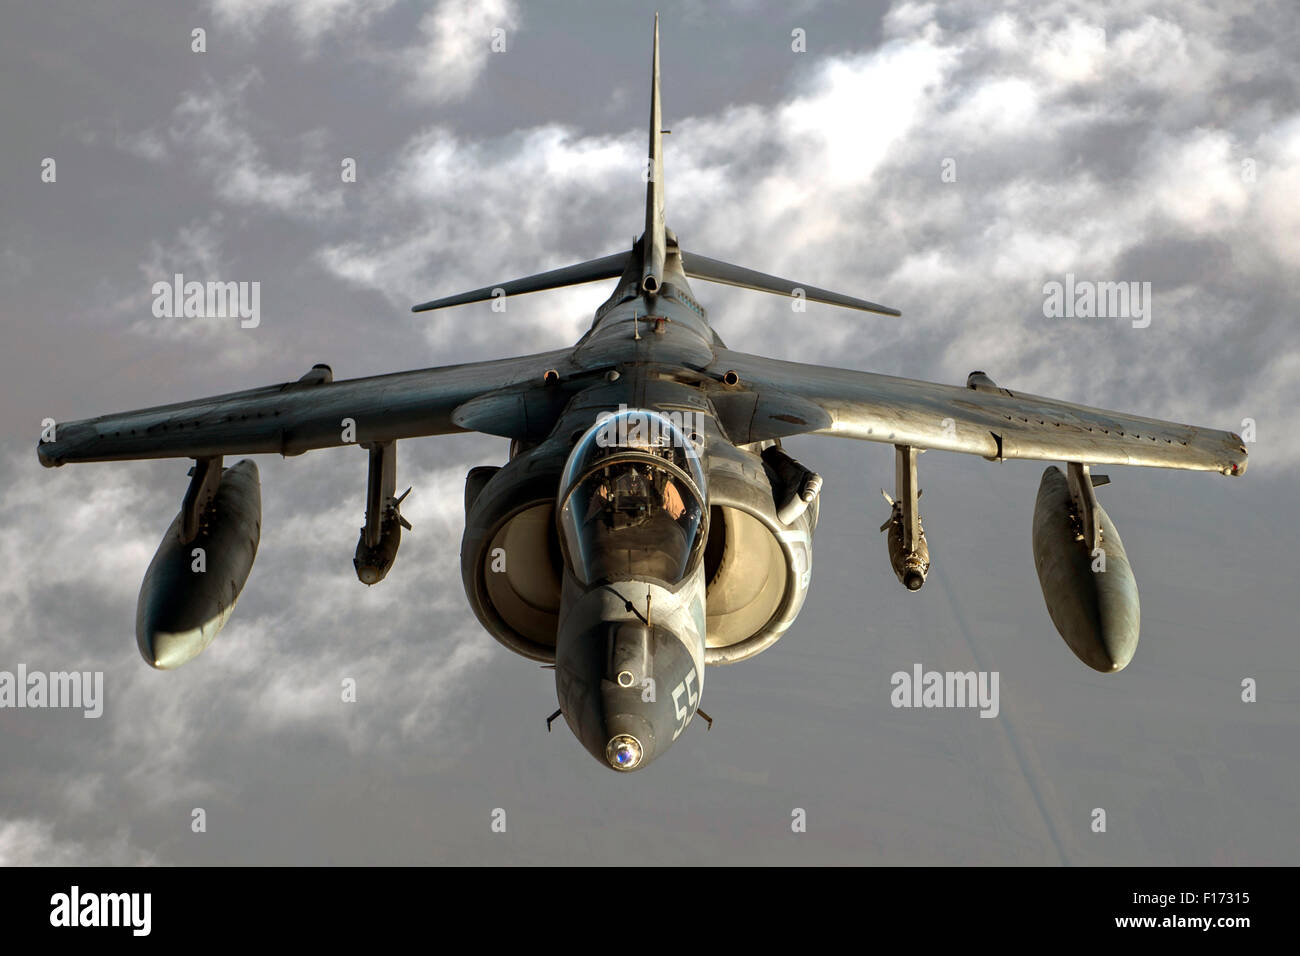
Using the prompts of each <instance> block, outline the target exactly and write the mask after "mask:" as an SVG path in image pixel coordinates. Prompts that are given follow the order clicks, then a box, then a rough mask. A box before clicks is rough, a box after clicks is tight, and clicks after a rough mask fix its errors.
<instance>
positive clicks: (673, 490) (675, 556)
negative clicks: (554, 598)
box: [559, 409, 708, 585]
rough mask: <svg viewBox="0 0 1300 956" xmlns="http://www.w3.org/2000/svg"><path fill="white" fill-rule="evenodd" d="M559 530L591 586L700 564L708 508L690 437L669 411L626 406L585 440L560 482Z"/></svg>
mask: <svg viewBox="0 0 1300 956" xmlns="http://www.w3.org/2000/svg"><path fill="white" fill-rule="evenodd" d="M560 487H561V489H562V491H561V493H560V508H559V515H560V535H561V537H562V539H563V541H564V550H565V555H566V558H567V560H568V562H569V566H570V567H571V568H572V570H573V573H574V574H575V576H576V577H577V578H578V580H579V581H581V582H582V583H583V584H584V585H593V584H596V583H598V582H600V581H604V580H611V581H616V580H620V579H626V578H638V579H643V578H654V579H656V580H659V581H663V582H665V583H667V584H669V585H675V584H677V583H678V582H679V581H681V580H683V579H684V578H685V577H686V575H687V574H688V573H689V572H690V571H692V570H693V569H694V566H695V563H696V562H697V561H698V559H699V556H700V554H701V552H702V551H703V543H704V537H705V533H706V529H705V527H704V525H705V520H704V519H705V516H706V514H707V513H708V508H707V507H706V504H705V497H704V471H703V468H702V466H701V464H700V458H699V454H698V453H697V451H696V449H695V446H694V445H693V444H692V442H691V440H690V439H689V438H688V437H687V436H686V435H685V434H684V433H683V432H682V430H681V429H680V428H678V427H677V426H676V425H675V424H674V423H673V422H672V421H671V420H670V419H669V418H667V417H666V416H664V415H662V414H660V413H658V412H652V411H646V410H643V409H623V410H621V411H619V412H618V414H616V415H614V416H612V417H610V418H606V419H604V420H602V421H599V422H597V423H596V424H595V425H593V426H592V427H591V428H590V429H588V430H587V432H586V433H585V434H584V435H583V436H582V437H581V438H580V439H579V440H578V443H577V444H576V445H575V446H574V448H573V451H572V452H571V453H570V455H569V460H568V463H567V464H566V465H565V468H564V474H563V476H562V478H561V481H560Z"/></svg>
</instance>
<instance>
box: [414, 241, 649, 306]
mask: <svg viewBox="0 0 1300 956" xmlns="http://www.w3.org/2000/svg"><path fill="white" fill-rule="evenodd" d="M629 255H631V253H630V252H616V253H614V254H613V255H612V256H605V257H604V258H603V259H591V260H589V261H587V262H580V263H578V264H577V265H576V266H565V267H564V268H563V269H552V270H551V271H550V272H540V273H538V274H537V275H535V276H528V277H527V278H524V279H512V280H510V281H509V282H501V283H498V284H497V285H488V286H484V287H483V288H481V289H475V290H474V291H473V292H462V293H461V294H460V295H451V296H447V298H445V299H434V300H433V301H431V302H424V303H421V304H420V305H413V306H411V311H412V312H429V311H431V310H433V309H445V308H447V307H448V306H451V305H464V304H465V303H467V302H483V301H485V300H487V299H491V298H492V297H493V295H522V294H523V293H525V292H541V291H542V290H544V289H559V288H562V287H563V286H566V285H582V284H583V283H584V282H598V281H599V280H601V279H617V278H618V277H619V276H621V275H622V274H623V270H624V269H625V268H626V267H627V259H628V256H629ZM498 289H500V290H501V291H500V292H499V293H498V292H497V290H498Z"/></svg>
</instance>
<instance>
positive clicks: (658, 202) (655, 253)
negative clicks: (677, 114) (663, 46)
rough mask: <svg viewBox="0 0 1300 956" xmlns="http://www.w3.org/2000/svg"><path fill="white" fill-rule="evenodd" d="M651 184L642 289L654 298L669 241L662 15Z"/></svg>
mask: <svg viewBox="0 0 1300 956" xmlns="http://www.w3.org/2000/svg"><path fill="white" fill-rule="evenodd" d="M646 174H647V176H648V177H649V181H648V182H647V183H646V189H645V237H644V240H643V241H642V243H641V249H642V253H641V288H642V290H644V291H645V292H648V293H650V294H651V295H654V294H655V293H657V292H658V291H659V287H660V286H662V285H663V283H664V258H665V257H666V256H667V254H668V239H667V234H666V230H665V228H664V153H663V119H662V117H661V115H660V112H659V14H657V13H656V14H655V42H654V55H653V60H652V65H651V70H650V155H649V156H648V157H647V159H646Z"/></svg>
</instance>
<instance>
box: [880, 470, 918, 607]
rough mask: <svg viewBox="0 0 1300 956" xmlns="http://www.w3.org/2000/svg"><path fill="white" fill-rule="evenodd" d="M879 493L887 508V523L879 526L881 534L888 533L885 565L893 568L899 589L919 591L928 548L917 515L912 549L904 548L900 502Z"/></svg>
mask: <svg viewBox="0 0 1300 956" xmlns="http://www.w3.org/2000/svg"><path fill="white" fill-rule="evenodd" d="M880 493H881V494H882V495H884V496H885V500H886V501H888V502H889V505H890V508H891V511H890V514H889V520H887V521H886V522H885V523H884V524H882V525H881V526H880V530H881V531H888V532H889V537H888V538H887V539H886V543H887V544H888V546H889V566H890V567H891V568H893V569H894V574H895V575H896V576H897V577H898V580H899V581H900V582H901V583H902V585H903V587H905V588H907V589H908V590H909V591H919V590H921V585H923V584H925V577H926V575H928V574H929V573H930V545H929V544H927V543H926V540H925V528H924V527H922V525H921V518H920V516H919V515H918V516H917V518H916V530H917V532H918V534H917V538H916V546H915V547H914V548H908V546H907V522H906V519H905V517H904V515H903V502H902V501H901V500H900V501H895V500H894V499H893V498H891V497H890V496H889V493H888V492H886V491H885V490H884V489H883V488H882V489H881V490H880ZM918 497H919V496H918Z"/></svg>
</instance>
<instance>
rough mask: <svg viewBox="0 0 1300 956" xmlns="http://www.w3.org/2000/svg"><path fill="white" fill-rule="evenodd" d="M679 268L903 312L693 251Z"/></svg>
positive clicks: (747, 285) (815, 298)
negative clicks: (800, 290)
mask: <svg viewBox="0 0 1300 956" xmlns="http://www.w3.org/2000/svg"><path fill="white" fill-rule="evenodd" d="M682 268H683V270H684V271H685V272H686V274H687V275H688V276H691V277H692V278H696V279H707V280H708V281H710V282H720V283H722V284H723V285H735V286H740V287H741V288H742V289H755V290H757V291H759V292H771V293H774V294H776V295H784V296H793V295H794V294H795V291H794V290H795V289H802V290H803V297H804V298H805V299H808V300H809V301H810V302H825V303H826V304H827V305H842V306H844V307H846V308H849V309H860V310H861V311H863V312H878V313H879V314H881V315H902V314H903V313H901V312H899V311H898V310H897V309H891V308H890V307H889V306H887V305H878V304H877V303H875V302H868V301H867V300H866V299H855V298H853V296H851V295H841V294H840V293H839V292H831V291H829V290H828V289H819V288H817V287H816V286H812V285H805V284H804V283H802V282H791V281H790V280H789V279H782V278H779V277H778V276H773V275H768V274H767V273H766V272H755V271H754V270H753V269H746V268H744V267H743V266H733V265H732V264H731V263H730V262H722V261H720V260H718V259H710V258H708V257H707V256H699V255H696V254H695V253H693V252H683V253H682Z"/></svg>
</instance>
